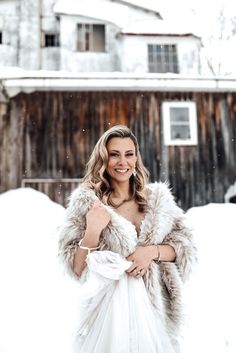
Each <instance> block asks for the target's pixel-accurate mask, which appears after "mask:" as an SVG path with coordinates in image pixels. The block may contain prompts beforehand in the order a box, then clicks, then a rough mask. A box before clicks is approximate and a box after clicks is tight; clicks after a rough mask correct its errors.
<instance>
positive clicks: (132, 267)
mask: <svg viewBox="0 0 236 353" xmlns="http://www.w3.org/2000/svg"><path fill="white" fill-rule="evenodd" d="M136 267H137V265H136V264H135V263H133V264H132V265H131V266H130V268H128V270H126V272H128V273H130V272H132V271H134V270H135V269H136Z"/></svg>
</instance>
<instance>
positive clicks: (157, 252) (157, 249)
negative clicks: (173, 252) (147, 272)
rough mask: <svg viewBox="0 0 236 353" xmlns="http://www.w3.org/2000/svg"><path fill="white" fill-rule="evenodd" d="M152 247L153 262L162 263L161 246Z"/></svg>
mask: <svg viewBox="0 0 236 353" xmlns="http://www.w3.org/2000/svg"><path fill="white" fill-rule="evenodd" d="M151 247H152V260H154V261H155V262H160V261H161V250H160V245H151Z"/></svg>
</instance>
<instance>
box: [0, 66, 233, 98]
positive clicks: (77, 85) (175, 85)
mask: <svg viewBox="0 0 236 353" xmlns="http://www.w3.org/2000/svg"><path fill="white" fill-rule="evenodd" d="M0 86H2V87H3V88H4V89H5V91H6V92H7V94H8V95H9V96H11V97H12V96H15V95H16V94H18V93H19V92H26V93H31V92H34V91H49V90H50V91H112V90H113V91H133V92H134V91H156V92H158V91H172V92H175V91H180V92H181V91H184V92H186V91H187V92H192V91H196V92H236V77H230V78H226V77H217V78H216V77H202V76H191V77H190V76H180V75H177V74H155V73H143V74H141V73H140V74H137V73H136V74H134V73H125V72H84V73H72V72H63V71H24V70H21V69H19V70H18V72H17V70H15V71H14V70H13V72H11V69H10V68H3V69H2V70H1V69H0Z"/></svg>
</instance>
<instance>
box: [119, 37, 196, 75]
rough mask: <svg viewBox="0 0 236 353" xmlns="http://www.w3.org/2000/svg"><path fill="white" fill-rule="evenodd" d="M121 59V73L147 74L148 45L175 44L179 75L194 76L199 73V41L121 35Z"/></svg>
mask: <svg viewBox="0 0 236 353" xmlns="http://www.w3.org/2000/svg"><path fill="white" fill-rule="evenodd" d="M120 40H121V43H122V44H121V57H122V66H121V70H122V71H123V72H148V71H149V69H148V44H176V45H177V53H178V59H179V73H180V74H182V75H185V74H186V75H187V74H191V75H196V74H199V73H200V59H199V50H200V40H199V39H197V38H195V37H158V36H153V37H147V36H142V37H140V36H135V35H127V36H125V35H123V36H121V38H120Z"/></svg>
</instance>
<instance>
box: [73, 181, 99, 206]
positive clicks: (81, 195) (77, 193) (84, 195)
mask: <svg viewBox="0 0 236 353" xmlns="http://www.w3.org/2000/svg"><path fill="white" fill-rule="evenodd" d="M95 198H96V195H95V192H94V190H93V189H92V188H91V187H90V186H89V185H88V184H86V183H81V184H79V185H78V186H77V188H76V189H74V190H73V191H72V193H71V194H70V196H69V205H71V204H74V203H78V202H82V203H84V202H89V201H90V200H94V199H95Z"/></svg>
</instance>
